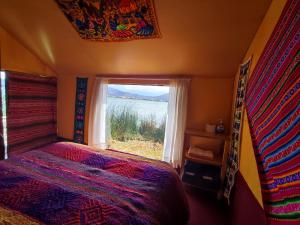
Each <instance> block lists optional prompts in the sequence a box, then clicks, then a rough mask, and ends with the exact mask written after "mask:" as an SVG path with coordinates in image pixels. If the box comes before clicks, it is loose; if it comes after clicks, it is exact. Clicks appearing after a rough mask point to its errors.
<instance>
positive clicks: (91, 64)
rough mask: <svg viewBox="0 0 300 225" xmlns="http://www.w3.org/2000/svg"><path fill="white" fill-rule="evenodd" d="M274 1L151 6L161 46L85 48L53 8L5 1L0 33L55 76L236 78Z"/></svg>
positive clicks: (206, 0) (91, 44)
mask: <svg viewBox="0 0 300 225" xmlns="http://www.w3.org/2000/svg"><path fill="white" fill-rule="evenodd" d="M270 2H271V0H230V1H224V0H214V1H213V0H188V1H182V0H155V5H156V13H157V17H158V22H159V26H160V30H161V33H162V38H161V39H153V40H137V41H130V42H111V43H103V42H95V41H87V40H83V39H81V38H80V37H79V35H78V33H77V32H76V31H75V29H74V28H73V27H72V25H71V24H70V23H69V22H68V20H67V19H66V17H65V16H64V15H63V13H62V12H61V11H60V9H59V8H58V6H57V5H56V3H55V1H54V0H42V1H40V0H39V1H37V0H26V1H23V0H2V1H0V26H2V27H3V28H4V29H5V30H7V31H8V32H9V33H11V34H12V35H13V36H15V37H16V38H17V39H18V40H19V41H20V42H21V43H23V44H24V45H25V46H26V47H27V48H28V49H30V50H31V51H32V52H33V53H35V54H36V55H37V56H38V57H39V58H40V59H41V60H42V61H43V62H45V63H46V64H47V65H49V66H50V67H51V68H52V69H53V70H54V71H56V72H57V73H58V74H60V75H70V74H78V75H90V74H157V75H160V74H187V75H196V76H207V77H233V76H234V75H235V73H236V70H237V67H238V64H239V63H241V60H242V58H243V56H244V54H245V52H246V50H247V48H248V46H249V45H250V43H251V41H252V39H253V37H254V35H255V33H256V31H257V29H258V27H259V25H260V23H261V21H262V19H263V17H264V14H265V13H266V11H267V9H268V7H269V5H270Z"/></svg>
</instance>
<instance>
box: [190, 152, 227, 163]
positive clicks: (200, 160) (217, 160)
mask: <svg viewBox="0 0 300 225" xmlns="http://www.w3.org/2000/svg"><path fill="white" fill-rule="evenodd" d="M185 159H188V160H190V161H193V162H196V163H202V164H206V165H213V166H222V157H221V156H218V157H216V158H214V159H209V158H204V157H203V158H199V157H193V156H190V155H189V154H188V153H186V154H185Z"/></svg>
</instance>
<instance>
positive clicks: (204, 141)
mask: <svg viewBox="0 0 300 225" xmlns="http://www.w3.org/2000/svg"><path fill="white" fill-rule="evenodd" d="M191 146H197V147H198V148H199V149H204V150H209V151H212V152H213V157H212V158H208V157H203V156H196V155H192V154H190V153H189V148H190V147H191ZM228 148H229V139H228V137H227V136H226V135H215V134H210V133H206V132H203V131H199V130H187V131H186V132H185V149H184V152H185V153H184V154H185V155H184V167H183V169H182V171H181V178H182V181H183V182H184V183H186V184H188V185H192V186H194V187H197V188H201V189H204V190H207V191H213V192H216V193H217V196H218V198H221V196H222V187H223V183H224V178H225V172H226V164H227V155H228Z"/></svg>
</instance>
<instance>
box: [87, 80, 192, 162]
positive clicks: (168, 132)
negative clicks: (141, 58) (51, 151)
mask: <svg viewBox="0 0 300 225" xmlns="http://www.w3.org/2000/svg"><path fill="white" fill-rule="evenodd" d="M118 80H122V79H118ZM114 81H116V79H113V78H112V79H108V78H105V77H97V78H96V79H95V83H94V90H93V95H92V99H91V107H90V115H89V135H88V144H89V145H90V146H94V147H96V148H102V149H105V148H107V147H108V146H109V147H110V148H115V149H116V150H121V151H122V150H123V151H125V150H128V149H126V146H119V145H118V144H124V142H126V141H127V144H128V142H133V141H134V140H135V141H136V140H137V141H142V142H144V144H146V143H149V142H151V143H159V144H160V147H159V149H162V151H160V153H159V154H157V155H152V156H151V155H150V156H149V155H147V153H146V150H145V149H146V148H145V146H138V145H137V147H136V149H135V150H136V152H131V153H134V154H140V153H142V154H143V155H144V154H146V155H144V156H146V157H151V158H157V159H162V160H164V161H166V162H169V163H171V164H172V165H173V166H174V167H178V166H180V165H181V162H182V150H183V140H184V130H185V123H186V113H187V99H188V86H189V79H170V80H168V82H167V83H168V87H166V86H151V85H150V86H149V85H122V84H120V85H119V90H118V88H117V85H115V84H114V85H115V86H113V85H112V84H111V83H113V82H114ZM123 82H124V83H125V82H126V78H124V79H123V80H122V83H123ZM150 82H151V80H150ZM147 83H149V80H148V82H147ZM112 88H114V89H116V90H114V89H112ZM122 88H123V89H122ZM130 88H131V89H132V88H135V90H136V91H137V90H139V91H137V92H134V91H133V93H130V92H129V90H130ZM160 88H165V89H166V90H167V91H166V92H165V93H159V94H157V93H156V95H154V94H153V92H152V94H149V92H147V89H156V90H158V89H160ZM109 89H110V90H109ZM114 91H115V92H126V91H127V92H129V93H127V94H126V95H124V96H118V98H121V100H122V101H123V102H125V101H127V102H130V101H131V102H133V104H129V105H128V106H126V107H125V106H124V103H121V102H120V101H121V100H120V99H117V100H116V99H115V100H114V98H116V96H113V92H114ZM154 93H155V92H154ZM123 94H124V93H123ZM140 95H141V96H143V97H141V96H140ZM164 95H165V96H168V103H162V102H161V101H162V100H158V98H163V96H164ZM138 98H140V99H138ZM113 101H119V102H117V103H116V104H113ZM143 101H147V102H148V104H151V103H153V102H155V103H154V104H151V105H150V106H148V107H146V106H141V105H139V104H138V102H143ZM160 104H164V105H165V106H164V110H162V109H161V108H160ZM114 105H115V106H114ZM125 105H126V104H125ZM139 111H141V113H139ZM166 112H167V113H166ZM152 114H153V115H154V116H152ZM155 115H156V116H155ZM158 116H159V118H157V117H158ZM164 118H166V119H164ZM164 120H165V121H166V122H162V121H164ZM115 127H117V128H118V129H116V128H115ZM164 129H165V132H164ZM150 130H151V132H149V131H150ZM114 132H119V133H118V134H117V133H114ZM126 132H127V134H129V135H127V134H126ZM163 133H164V134H165V135H164V136H161V135H160V134H163ZM161 137H162V138H161ZM120 142H122V143H120ZM162 143H163V144H162ZM149 148H151V149H153V148H154V146H151V147H149ZM129 149H131V151H133V150H134V149H133V148H129ZM128 151H129V150H128ZM152 152H153V150H152ZM142 154H140V155H142Z"/></svg>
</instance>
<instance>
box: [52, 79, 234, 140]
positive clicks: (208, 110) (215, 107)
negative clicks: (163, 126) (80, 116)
mask: <svg viewBox="0 0 300 225" xmlns="http://www.w3.org/2000/svg"><path fill="white" fill-rule="evenodd" d="M94 79H95V76H90V77H89V81H88V95H87V111H86V116H85V121H86V122H85V142H87V137H88V114H89V105H90V99H91V92H92V87H93V82H94ZM75 88H76V76H58V135H59V136H61V137H64V138H68V139H72V138H73V127H74V109H75V92H76V89H75ZM232 92H233V79H228V78H211V79H209V78H201V77H193V78H192V80H191V85H190V93H189V105H188V116H187V127H189V128H201V129H204V124H205V123H207V122H209V123H216V122H217V121H218V119H223V120H224V125H225V127H226V128H227V129H228V127H229V124H230V116H231V101H232Z"/></svg>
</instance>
